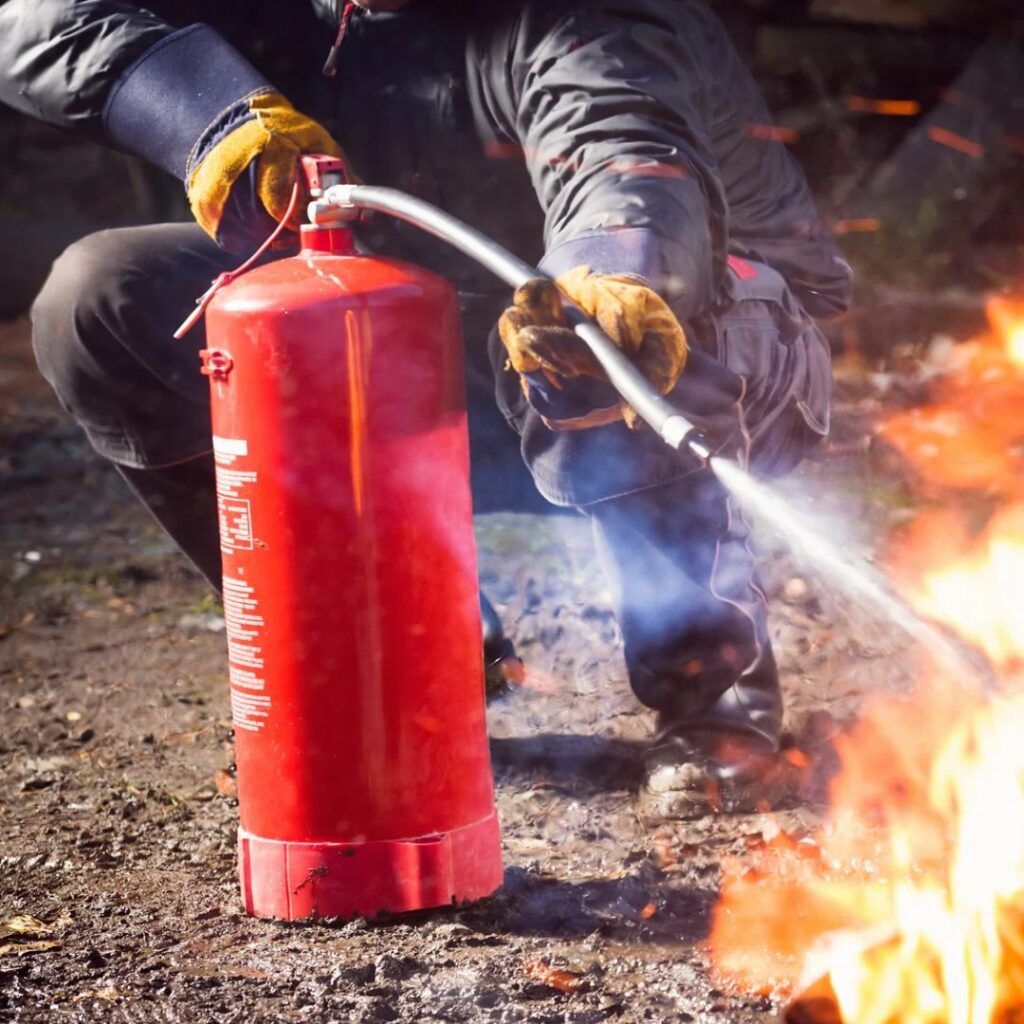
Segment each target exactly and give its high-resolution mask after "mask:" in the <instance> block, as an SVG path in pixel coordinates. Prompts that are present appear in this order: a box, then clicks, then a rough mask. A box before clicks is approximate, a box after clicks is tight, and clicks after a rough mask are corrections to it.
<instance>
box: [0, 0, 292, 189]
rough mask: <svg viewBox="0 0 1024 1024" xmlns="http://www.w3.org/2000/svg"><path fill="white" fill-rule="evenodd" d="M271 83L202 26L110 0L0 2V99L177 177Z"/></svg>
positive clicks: (17, 0) (211, 30)
mask: <svg viewBox="0 0 1024 1024" xmlns="http://www.w3.org/2000/svg"><path fill="white" fill-rule="evenodd" d="M270 88H272V87H271V86H270V84H269V83H268V82H267V81H266V79H265V78H263V76H262V75H260V73H259V72H258V71H256V69H255V68H253V67H252V65H250V64H249V63H248V61H246V60H245V59H244V58H243V57H242V56H241V55H240V54H239V53H238V52H237V51H236V50H235V49H234V48H233V47H232V46H231V44H230V43H228V42H227V41H226V40H225V39H224V38H223V37H221V36H220V35H219V34H218V33H217V32H215V31H214V30H213V29H212V28H210V27H209V26H208V25H190V26H188V27H187V28H184V29H177V30H176V29H175V28H173V27H172V26H170V25H168V24H167V23H166V22H164V21H162V20H161V19H160V18H158V17H157V16H156V15H155V14H152V13H150V12H149V11H146V10H145V9H143V8H141V7H139V6H138V5H136V4H132V3H122V2H119V0H4V2H0V102H3V103H6V104H8V105H9V106H12V107H14V108H15V109H17V110H20V111H22V112H23V113H26V114H30V115H32V116H33V117H38V118H40V119H42V120H44V121H49V122H50V123H52V124H56V125H59V126H61V127H63V128H69V129H72V130H78V131H81V132H83V133H85V134H87V135H90V136H92V137H94V138H97V139H100V140H103V141H105V142H108V143H110V144H111V145H114V146H116V147H117V148H119V149H123V150H125V151H127V152H130V153H134V154H136V155H138V156H142V157H144V158H146V159H148V160H150V161H152V162H153V163H155V164H156V165H157V166H159V167H163V168H164V169H165V170H167V171H170V172H171V173H172V174H175V175H176V176H177V177H184V176H185V173H186V168H187V166H188V161H189V156H190V154H191V153H192V152H193V150H194V148H195V147H196V145H197V144H198V143H199V140H200V139H201V138H204V137H206V138H208V137H209V136H210V135H211V134H215V133H216V131H217V129H218V126H219V125H222V124H226V123H230V122H231V121H232V118H233V117H234V116H236V115H237V111H238V110H239V109H240V107H241V106H242V105H244V102H245V101H246V100H247V99H248V98H249V97H250V96H252V95H255V94H257V93H259V92H261V91H267V90H269V89H270Z"/></svg>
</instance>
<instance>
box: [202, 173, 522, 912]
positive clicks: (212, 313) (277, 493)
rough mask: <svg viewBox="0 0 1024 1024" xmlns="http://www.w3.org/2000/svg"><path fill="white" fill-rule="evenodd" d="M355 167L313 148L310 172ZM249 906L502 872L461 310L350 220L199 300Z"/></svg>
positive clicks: (296, 906)
mask: <svg viewBox="0 0 1024 1024" xmlns="http://www.w3.org/2000/svg"><path fill="white" fill-rule="evenodd" d="M340 171H341V168H340V166H339V165H338V164H337V162H327V163H325V162H324V161H323V160H322V159H320V158H318V160H317V162H315V163H313V165H312V173H313V179H314V184H319V183H318V182H317V180H316V179H317V176H318V175H323V176H325V177H327V178H329V176H331V175H335V176H336V175H338V174H339V173H340ZM206 329H207V338H208V348H207V349H206V350H205V351H204V353H203V363H204V366H203V372H204V373H206V374H208V376H209V378H210V385H211V391H212V417H213V433H214V439H213V445H214V453H215V458H216V466H217V491H218V503H219V509H220V536H221V550H222V553H223V563H224V615H225V620H226V622H227V635H228V658H229V672H230V682H231V706H232V716H233V720H234V725H235V735H236V743H237V764H238V801H239V811H240V817H241V827H240V829H239V865H240V872H241V886H242V893H243V897H244V900H245V906H246V909H247V910H248V912H249V913H251V914H255V915H258V916H261V917H274V918H284V919H288V920H293V919H299V918H307V917H311V916H318V917H335V916H338V917H351V916H357V915H359V916H373V915H375V914H377V913H379V912H380V911H408V910H415V909H418V908H423V907H431V906H439V905H445V904H450V903H452V902H455V901H464V900H472V899H477V898H480V897H483V896H486V895H489V894H490V893H492V892H494V891H495V890H496V889H497V888H498V887H499V886H500V884H501V881H502V865H501V850H500V836H499V827H498V819H497V816H496V812H495V808H494V797H493V791H492V782H491V767H490V761H489V755H488V747H487V735H486V727H485V720H484V687H483V676H482V673H483V667H482V663H481V630H480V611H479V603H478V593H477V568H476V552H475V547H474V540H473V523H472V508H471V503H470V491H469V475H468V470H469V454H468V441H467V432H466V411H465V398H464V383H463V371H462V347H461V339H460V333H459V321H458V307H457V303H456V299H455V295H454V292H453V290H452V288H451V286H450V285H449V284H448V283H447V282H446V281H444V280H443V279H442V278H440V277H438V276H436V275H434V274H431V273H428V272H426V271H424V270H422V269H420V268H418V267H414V266H410V265H409V264H406V263H400V262H397V261H394V260H390V259H381V258H378V257H370V256H365V255H359V254H358V253H357V252H356V251H355V248H354V245H353V239H352V234H351V232H350V231H349V230H348V229H347V228H346V227H345V226H336V225H335V226H327V227H317V226H313V225H306V226H304V227H303V228H302V251H301V252H300V253H299V255H297V256H294V257H291V258H288V259H282V260H279V261H277V262H273V263H269V264H265V265H263V266H260V267H258V268H256V269H254V270H252V271H250V272H249V273H246V274H244V275H243V276H240V277H238V278H237V279H236V280H233V281H232V282H231V283H229V284H228V285H227V286H226V287H223V288H221V289H220V290H219V291H218V292H217V294H216V295H215V297H214V298H213V299H212V301H211V302H210V303H209V306H208V308H207V310H206Z"/></svg>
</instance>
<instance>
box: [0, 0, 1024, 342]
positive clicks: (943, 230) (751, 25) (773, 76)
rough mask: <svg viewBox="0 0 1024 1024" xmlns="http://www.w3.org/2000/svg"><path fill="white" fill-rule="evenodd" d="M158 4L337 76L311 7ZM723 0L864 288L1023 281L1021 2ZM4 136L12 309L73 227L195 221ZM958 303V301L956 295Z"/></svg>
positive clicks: (103, 155)
mask: <svg viewBox="0 0 1024 1024" xmlns="http://www.w3.org/2000/svg"><path fill="white" fill-rule="evenodd" d="M147 6H149V7H150V8H152V9H154V10H156V11H158V12H159V13H161V14H162V15H164V16H165V17H166V18H168V19H169V20H171V21H172V22H175V23H180V24H188V23H190V22H192V21H199V20H202V21H207V22H211V23H213V24H214V25H216V26H217V27H218V28H219V29H220V30H221V31H223V32H224V33H225V34H226V35H227V36H228V37H229V38H230V39H232V41H233V42H235V44H236V45H237V46H239V48H240V49H241V50H243V51H244V52H245V53H246V54H247V55H248V56H249V58H250V59H251V60H252V61H253V62H254V63H255V64H256V65H257V66H258V67H260V68H261V69H262V70H264V71H265V72H266V73H267V74H268V76H269V77H270V78H271V80H272V81H274V82H275V83H276V84H277V85H278V86H279V87H280V88H281V90H282V91H283V92H285V93H286V94H287V95H288V96H289V97H291V98H292V100H293V102H294V103H295V104H296V106H298V107H300V108H302V107H303V106H310V105H312V104H313V103H314V102H315V100H316V96H315V95H314V93H315V91H316V90H324V89H329V88H330V87H331V83H330V82H329V81H328V80H326V79H323V78H322V77H321V76H320V74H319V68H320V66H321V64H322V62H323V59H324V56H325V53H326V50H327V48H328V47H329V45H330V42H331V37H332V30H331V28H330V27H329V26H325V25H323V24H322V23H320V22H318V21H317V20H316V18H315V17H314V16H313V13H312V9H311V8H310V6H309V5H308V4H306V3H304V2H301V0H293V2H290V3H283V2H282V0H248V2H246V3H237V4H235V3H231V4H225V3H219V4H209V3H200V2H195V0H162V2H161V0H157V2H154V3H150V4H148V5H147ZM714 6H715V8H716V9H717V10H718V12H719V13H720V15H721V16H722V17H723V19H724V20H725V21H726V23H727V24H728V26H729V28H730V30H731V32H732V35H733V37H734V39H735V41H736V43H737V46H738V47H739V49H740V50H741V52H742V53H743V54H744V56H745V57H746V58H747V60H748V62H749V64H750V65H751V67H752V68H753V70H754V73H755V75H756V77H757V78H758V80H759V82H760V83H761V85H762V88H763V89H764V91H765V94H766V96H767V98H768V102H769V105H770V107H771V109H772V111H773V113H774V114H775V117H776V119H777V121H778V123H779V125H780V126H781V127H782V129H783V134H782V135H781V136H780V138H781V139H782V140H783V141H784V144H786V145H789V146H790V147H791V148H792V150H793V152H794V154H795V155H796V157H797V158H798V160H799V161H800V162H801V164H802V165H803V166H804V168H805V170H806V172H807V174H808V177H809V178H810V180H811V183H812V186H813V188H814V190H815V192H816V193H817V195H818V197H819V199H820V202H821V204H822V207H823V209H824V210H825V211H826V214H827V216H828V217H829V219H830V221H831V222H832V223H833V225H834V226H835V227H836V229H837V231H838V232H839V233H840V234H841V235H842V236H843V242H844V248H845V249H846V250H847V252H848V254H849V255H850V257H851V259H852V260H853V262H854V264H855V266H856V268H857V270H858V272H859V274H858V277H859V281H860V285H861V296H862V298H863V297H864V296H871V297H873V299H875V300H878V296H879V295H881V296H882V298H883V299H884V295H885V294H886V291H887V290H890V291H891V290H892V289H903V291H904V293H905V291H906V290H907V289H910V290H917V291H923V292H924V293H926V294H927V295H929V296H935V295H936V294H937V293H941V292H949V291H952V292H953V293H956V292H957V291H959V290H962V289H978V288H1003V287H1010V286H1013V284H1014V283H1015V282H1016V281H1019V280H1020V279H1021V276H1022V275H1021V270H1022V259H1021V237H1022V226H1024V218H1022V214H1021V209H1022V205H1024V204H1022V203H1021V199H1020V184H1021V181H1022V173H1021V172H1022V165H1024V48H1022V43H1021V18H1020V15H1019V14H1018V13H1017V7H1018V5H1017V4H1016V3H1011V2H1009V0H995V2H991V0H990V2H986V3H977V2H970V0H772V2H769V0H760V2H759V0H746V2H743V0H719V2H717V3H715V4H714ZM268 40H272V41H273V47H272V48H271V47H270V46H268ZM880 99H896V100H901V101H912V102H913V103H914V104H916V105H917V107H918V110H919V112H918V113H916V114H914V115H912V116H905V115H899V116H892V115H888V114H885V113H879V112H877V111H875V110H873V109H871V103H872V101H876V100H880ZM936 125H938V126H939V127H940V128H942V129H944V130H945V131H947V132H950V131H951V132H952V133H953V135H954V136H955V138H954V139H953V143H954V145H953V147H951V146H950V145H949V144H948V139H949V137H948V136H946V135H942V136H941V138H942V139H944V140H946V141H945V142H936V141H935V139H934V138H933V137H932V134H930V133H933V129H934V127H935V126H936ZM957 139H963V140H966V150H967V151H965V150H964V149H963V148H956V147H957ZM0 146H2V149H3V151H4V152H6V153H8V154H11V156H12V157H13V159H10V160H9V161H8V162H7V168H8V172H7V174H5V175H3V176H0V253H2V254H3V256H4V259H3V260H2V265H0V317H11V316H15V315H18V314H19V313H21V312H23V311H24V310H25V309H26V308H27V305H28V303H29V302H30V301H31V298H32V296H33V295H34V294H35V291H36V290H37V288H38V287H39V284H40V283H41V281H42V279H43V277H44V275H45V273H46V269H47V267H48V265H49V262H50V261H51V260H52V258H53V257H54V255H56V253H57V252H59V251H60V250H61V249H62V248H63V247H64V246H65V245H66V244H67V243H68V242H70V241H71V240H73V239H74V238H76V237H78V236H80V235H82V234H85V233H87V232H88V231H91V230H95V229H97V228H100V227H104V226H109V225H115V224H128V223H138V222H146V221H155V220H168V219H184V218H186V217H187V216H188V211H187V207H186V205H185V202H184V197H183V194H182V190H181V186H180V184H179V183H177V182H175V181H172V180H171V179H169V178H168V177H167V176H166V175H164V174H162V173H161V172H159V171H155V170H153V169H151V168H148V167H146V166H145V165H143V164H142V163H141V162H139V161H137V160H135V159H133V158H129V157H126V156H124V155H122V154H118V153H113V152H110V151H108V150H105V149H103V148H102V147H101V146H99V145H97V144H95V143H91V142H87V141H83V140H81V139H77V138H73V137H71V136H68V135H66V134H65V133H63V132H61V131H59V130H57V129H54V128H52V127H49V126H47V125H44V124H41V123H39V122H34V121H32V120H30V119H28V118H25V117H22V116H20V115H18V114H16V113H14V112H12V111H10V110H7V109H6V108H0ZM904 298H905V294H904ZM947 298H948V296H947ZM939 301H940V304H941V303H942V301H945V300H942V299H941V298H940V300H939ZM904 304H905V303H904ZM948 304H949V306H950V308H951V309H955V308H958V307H959V305H960V303H958V302H957V301H956V299H955V295H954V297H953V298H952V299H950V300H949V302H948ZM911 305H913V303H911ZM928 326H929V328H930V327H934V326H935V325H934V324H932V323H931V322H929V324H928Z"/></svg>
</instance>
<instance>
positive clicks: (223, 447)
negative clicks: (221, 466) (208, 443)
mask: <svg viewBox="0 0 1024 1024" xmlns="http://www.w3.org/2000/svg"><path fill="white" fill-rule="evenodd" d="M248 454H249V442H248V441H246V440H245V438H243V437H218V436H217V435H216V434H214V435H213V456H214V458H215V459H216V460H217V461H218V462H223V463H225V464H226V465H228V466H230V465H231V463H232V462H234V461H235V459H237V458H238V457H239V456H240V455H248Z"/></svg>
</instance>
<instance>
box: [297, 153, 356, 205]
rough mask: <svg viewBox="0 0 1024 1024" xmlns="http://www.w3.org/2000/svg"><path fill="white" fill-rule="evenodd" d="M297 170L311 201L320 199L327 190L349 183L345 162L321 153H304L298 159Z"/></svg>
mask: <svg viewBox="0 0 1024 1024" xmlns="http://www.w3.org/2000/svg"><path fill="white" fill-rule="evenodd" d="M299 169H300V172H301V174H302V177H303V180H304V181H305V184H306V189H307V191H308V192H309V195H310V198H311V199H320V198H321V197H322V196H323V194H324V193H325V192H326V191H327V189H329V188H333V187H334V186H335V185H345V184H347V183H348V182H349V181H350V178H349V174H348V167H346V166H345V161H344V160H341V159H340V158H338V157H336V156H326V155H324V154H323V153H306V154H303V156H301V157H299Z"/></svg>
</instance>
